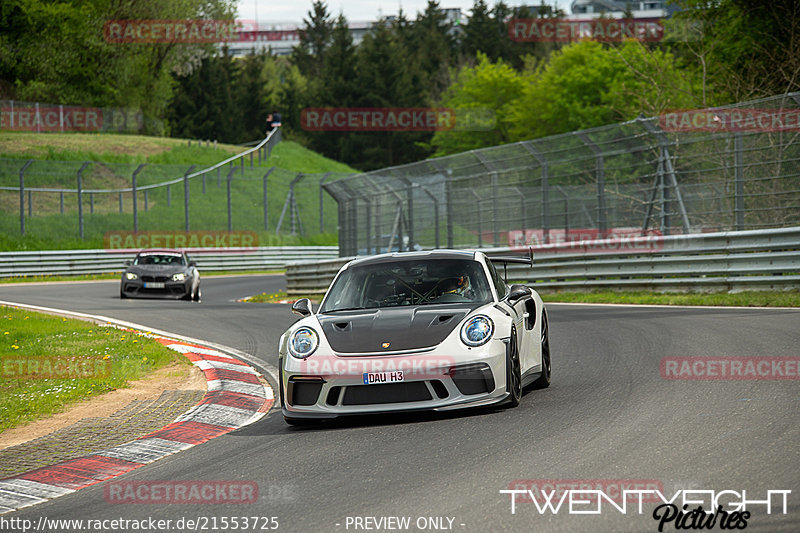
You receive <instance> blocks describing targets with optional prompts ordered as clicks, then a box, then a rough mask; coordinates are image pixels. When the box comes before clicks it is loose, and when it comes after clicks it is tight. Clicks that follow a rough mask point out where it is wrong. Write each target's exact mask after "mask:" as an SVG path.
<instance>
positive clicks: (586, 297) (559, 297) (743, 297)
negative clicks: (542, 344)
mask: <svg viewBox="0 0 800 533" xmlns="http://www.w3.org/2000/svg"><path fill="white" fill-rule="evenodd" d="M534 287H535V285H534ZM540 295H541V296H542V300H544V301H545V302H567V303H614V304H651V305H715V306H738V307H800V290H793V291H743V292H737V293H727V292H714V293H655V292H612V291H606V292H540Z"/></svg>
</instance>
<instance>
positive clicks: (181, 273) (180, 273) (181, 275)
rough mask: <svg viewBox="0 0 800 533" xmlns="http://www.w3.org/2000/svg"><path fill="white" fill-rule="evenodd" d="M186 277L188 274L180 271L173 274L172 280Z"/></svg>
mask: <svg viewBox="0 0 800 533" xmlns="http://www.w3.org/2000/svg"><path fill="white" fill-rule="evenodd" d="M185 279H186V274H184V273H183V272H178V273H177V274H173V275H172V281H183V280H185Z"/></svg>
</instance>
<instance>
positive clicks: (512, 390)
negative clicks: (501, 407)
mask: <svg viewBox="0 0 800 533" xmlns="http://www.w3.org/2000/svg"><path fill="white" fill-rule="evenodd" d="M506 390H507V391H508V393H509V395H508V404H509V406H511V407H516V406H518V405H519V402H520V400H521V399H522V371H521V367H520V361H519V346H518V342H517V328H515V327H514V326H511V338H510V339H509V340H508V349H507V350H506Z"/></svg>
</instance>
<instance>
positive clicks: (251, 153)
mask: <svg viewBox="0 0 800 533" xmlns="http://www.w3.org/2000/svg"><path fill="white" fill-rule="evenodd" d="M250 168H253V152H250Z"/></svg>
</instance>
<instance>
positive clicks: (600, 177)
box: [575, 131, 608, 238]
mask: <svg viewBox="0 0 800 533" xmlns="http://www.w3.org/2000/svg"><path fill="white" fill-rule="evenodd" d="M575 135H576V136H577V137H578V138H579V139H580V140H581V141H583V144H585V145H586V146H588V147H589V149H591V151H592V152H594V155H595V167H594V172H595V179H596V180H597V229H598V232H599V235H600V238H605V236H606V233H608V219H607V218H606V217H607V213H606V171H605V166H604V161H603V150H601V149H600V147H599V146H597V144H595V143H594V141H592V140H591V139H589V137H588V136H587V135H586V133H584V132H582V131H580V132H576V133H575Z"/></svg>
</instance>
